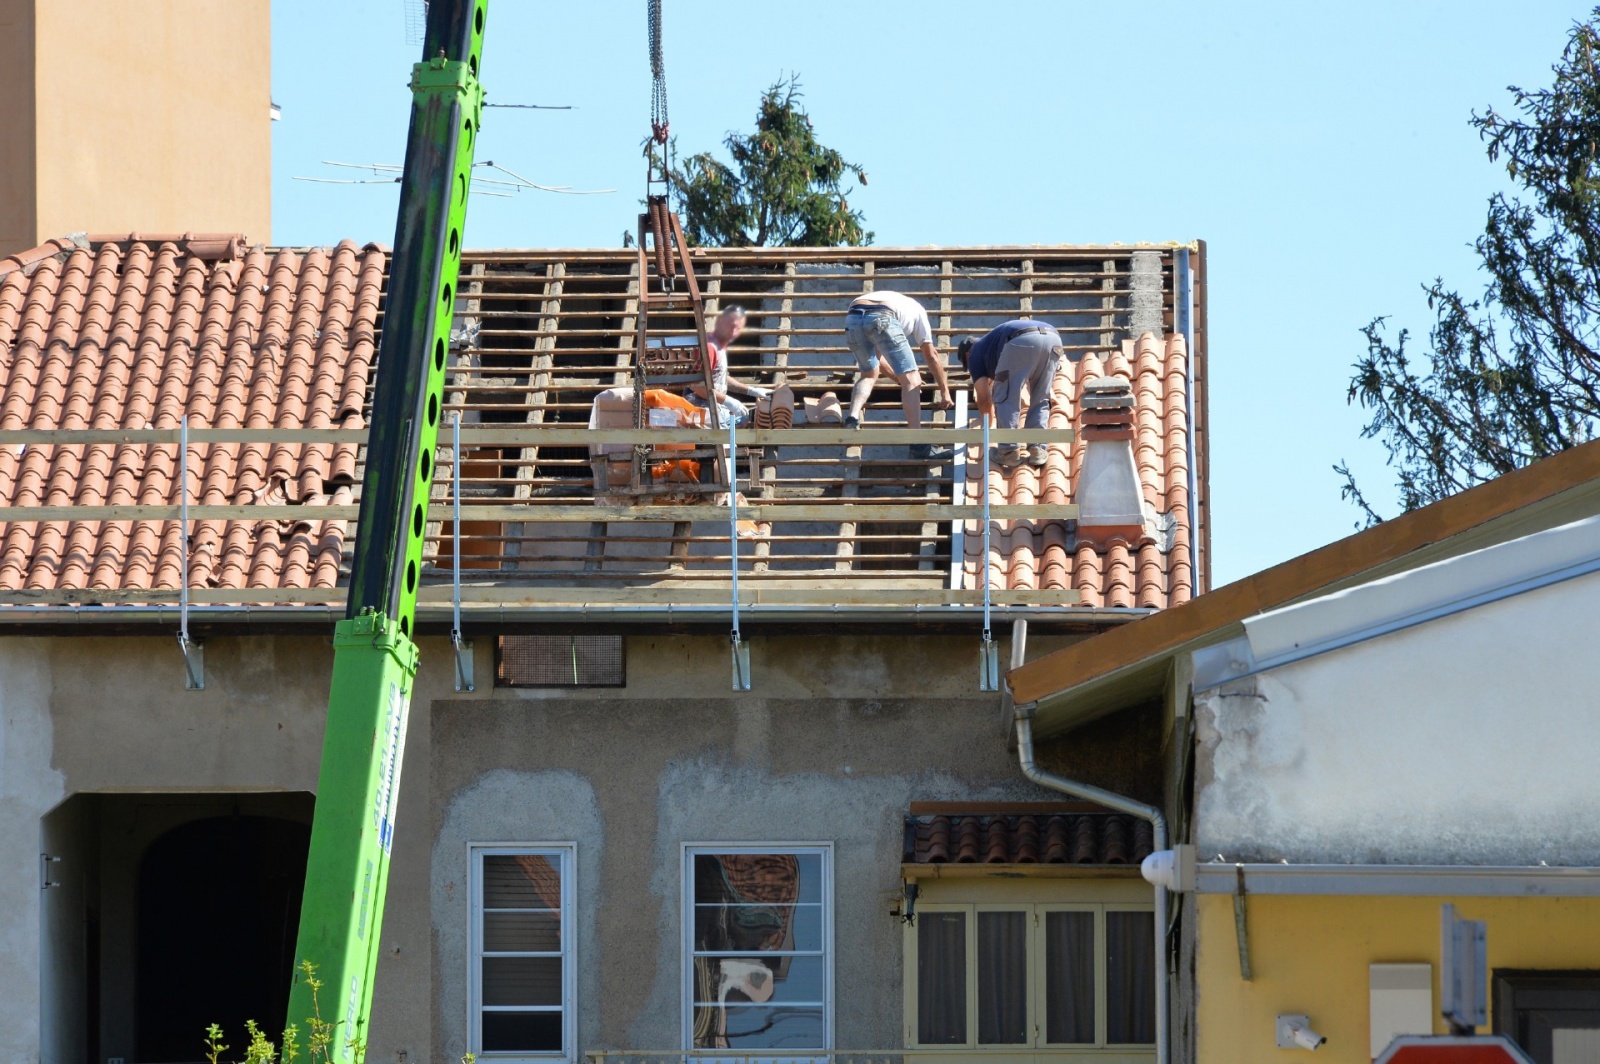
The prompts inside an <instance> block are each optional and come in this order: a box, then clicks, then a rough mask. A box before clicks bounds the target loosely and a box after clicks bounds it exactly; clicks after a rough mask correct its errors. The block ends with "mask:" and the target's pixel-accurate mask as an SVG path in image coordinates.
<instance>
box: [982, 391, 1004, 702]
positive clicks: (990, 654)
mask: <svg viewBox="0 0 1600 1064" xmlns="http://www.w3.org/2000/svg"><path fill="white" fill-rule="evenodd" d="M978 417H979V418H980V419H981V420H982V421H983V488H982V491H983V563H982V568H983V641H982V642H981V643H980V644H979V646H978V690H980V691H998V690H1000V647H999V645H998V644H997V643H995V641H994V629H993V627H991V625H990V616H989V610H990V605H989V524H990V522H989V415H987V414H985V413H982V412H979V414H978Z"/></svg>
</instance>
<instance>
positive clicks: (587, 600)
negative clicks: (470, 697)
mask: <svg viewBox="0 0 1600 1064" xmlns="http://www.w3.org/2000/svg"><path fill="white" fill-rule="evenodd" d="M348 590H349V589H348V588H343V587H338V588H219V587H200V588H191V589H190V590H189V601H190V602H191V603H194V604H196V605H213V604H227V603H250V604H264V605H284V604H290V603H308V604H339V603H343V602H344V601H345V599H346V597H347V594H348ZM730 594H731V590H730V589H729V588H726V587H724V588H716V587H652V586H641V587H615V588H565V587H527V586H526V585H524V586H520V587H519V586H517V585H495V586H492V587H483V586H467V585H463V586H462V588H461V601H462V603H463V604H465V603H468V602H474V603H488V604H493V605H496V606H517V605H526V606H539V605H585V604H590V605H612V604H631V603H639V604H650V603H672V604H674V605H677V604H682V605H702V604H703V605H725V604H727V603H728V602H729V598H730ZM177 598H178V590H177V588H157V589H132V588H101V589H94V588H73V589H52V590H49V591H43V590H41V591H16V590H13V591H0V607H3V606H54V605H72V604H83V605H90V604H120V603H126V604H138V603H149V604H152V605H172V606H173V608H174V609H176V602H177ZM417 598H418V601H419V602H422V603H445V602H449V601H451V598H452V590H451V588H450V585H448V584H430V585H426V586H424V587H423V588H421V589H420V590H419V592H418V595H417ZM990 599H991V601H993V602H995V603H996V604H998V605H1013V604H1015V605H1040V606H1069V605H1072V604H1073V603H1075V602H1077V601H1078V596H1077V592H1076V591H1072V590H1070V589H1067V590H1054V591H995V592H992V593H991V595H990ZM982 602H983V594H982V592H976V591H959V590H958V591H951V590H949V589H947V588H937V587H929V588H894V587H873V586H869V585H868V584H867V583H866V582H865V581H850V582H848V583H847V584H844V585H841V586H837V587H817V586H809V587H803V588H798V587H768V586H764V585H763V583H762V582H760V581H748V580H746V579H741V580H740V582H739V604H740V605H741V606H754V605H762V604H765V605H814V606H846V605H864V606H880V605H881V606H948V605H978V604H981V603H982Z"/></svg>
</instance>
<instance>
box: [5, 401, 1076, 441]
mask: <svg viewBox="0 0 1600 1064" xmlns="http://www.w3.org/2000/svg"><path fill="white" fill-rule="evenodd" d="M897 405H898V402H897ZM533 435H534V436H535V437H536V438H537V439H538V440H539V442H540V443H542V444H545V445H548V446H567V447H576V446H580V445H587V444H591V443H626V444H634V443H658V444H660V443H692V444H699V445H701V446H709V445H715V444H721V443H726V442H727V438H728V434H727V431H726V430H722V431H714V430H711V429H588V428H550V427H545V428H541V429H539V430H538V431H537V432H536V433H534V434H533ZM529 436H530V430H528V429H522V428H516V427H507V428H475V427H471V426H465V425H464V426H462V429H461V442H462V444H463V445H466V444H472V445H473V446H483V445H492V444H501V445H505V444H514V443H520V442H524V441H526V440H527V439H529ZM1073 438H1074V437H1073V432H1072V430H1071V429H992V430H990V433H989V439H990V441H991V442H993V443H1071V442H1072V441H1073ZM3 442H4V441H3V440H0V443H3ZM981 442H983V430H982V429H981V428H966V429H962V428H949V427H940V426H935V425H927V426H924V427H922V428H916V429H906V428H872V427H869V426H865V425H864V426H862V427H861V428H859V429H846V428H840V427H837V426H835V427H828V428H798V429H740V430H739V443H740V445H741V446H748V447H782V446H788V447H848V446H864V447H876V446H892V445H896V444H899V445H904V444H908V443H951V444H960V443H965V444H973V443H981Z"/></svg>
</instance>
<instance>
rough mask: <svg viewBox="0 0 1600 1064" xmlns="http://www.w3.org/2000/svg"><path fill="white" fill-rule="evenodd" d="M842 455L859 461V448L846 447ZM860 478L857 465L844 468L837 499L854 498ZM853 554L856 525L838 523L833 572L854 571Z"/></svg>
mask: <svg viewBox="0 0 1600 1064" xmlns="http://www.w3.org/2000/svg"><path fill="white" fill-rule="evenodd" d="M858 431H859V430H858ZM844 454H845V458H846V459H859V458H860V457H861V448H860V447H846V448H845V450H844ZM860 476H861V467H860V466H859V465H856V464H854V463H853V462H852V464H850V465H847V466H845V469H844V482H843V483H842V484H840V485H839V498H840V499H841V500H849V499H854V498H855V497H856V494H857V490H858V485H857V484H856V481H857V480H858V479H859V478H860ZM855 553H856V523H855V522H854V521H840V522H839V542H838V543H837V545H835V547H834V557H835V558H836V559H837V560H836V561H835V562H834V563H833V568H834V571H835V572H845V573H847V572H850V571H851V570H852V569H854V568H855Z"/></svg>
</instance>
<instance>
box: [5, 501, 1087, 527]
mask: <svg viewBox="0 0 1600 1064" xmlns="http://www.w3.org/2000/svg"><path fill="white" fill-rule="evenodd" d="M990 510H991V513H992V515H993V517H994V519H995V520H997V521H1001V520H1015V519H1019V518H1033V519H1035V520H1044V521H1052V520H1054V521H1069V520H1076V519H1077V516H1078V508H1077V506H1076V505H1072V504H1062V505H1060V506H1041V505H1037V504H1035V505H1031V506H1010V505H1006V506H992V507H990ZM359 512H360V507H358V506H354V505H330V506H271V505H261V506H254V505H237V504H220V505H203V504H202V505H192V506H190V507H189V519H190V520H191V521H354V520H355V519H356V517H357V515H358V514H359ZM982 512H983V508H982V507H981V506H953V505H950V504H947V503H933V504H924V503H877V502H866V503H862V502H857V503H850V502H836V503H826V502H823V503H779V502H772V503H767V502H761V503H753V504H751V505H748V506H741V507H740V508H739V516H740V517H741V518H746V519H748V520H751V521H853V522H867V521H923V520H930V521H950V520H955V519H958V518H967V519H970V518H972V517H974V516H976V515H978V514H981V513H982ZM731 513H732V511H731V510H730V508H729V507H727V506H713V505H710V504H706V505H702V506H694V505H687V506H684V505H674V506H588V505H562V504H554V503H552V504H550V505H528V504H523V503H506V504H504V505H498V506H497V505H489V504H483V503H474V504H472V505H463V506H462V507H461V520H462V521H463V522H465V521H532V522H555V523H567V522H575V523H587V522H591V521H643V522H671V521H721V522H724V523H726V522H727V521H728V519H729V517H730V515H731ZM178 514H179V509H178V507H177V506H175V505H148V506H141V505H137V504H128V505H122V506H6V507H0V522H6V521H176V520H178ZM451 516H452V514H451V509H450V507H449V506H448V505H445V504H440V503H436V504H434V505H432V506H430V507H429V508H428V519H429V520H430V521H448V520H450V519H451Z"/></svg>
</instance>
